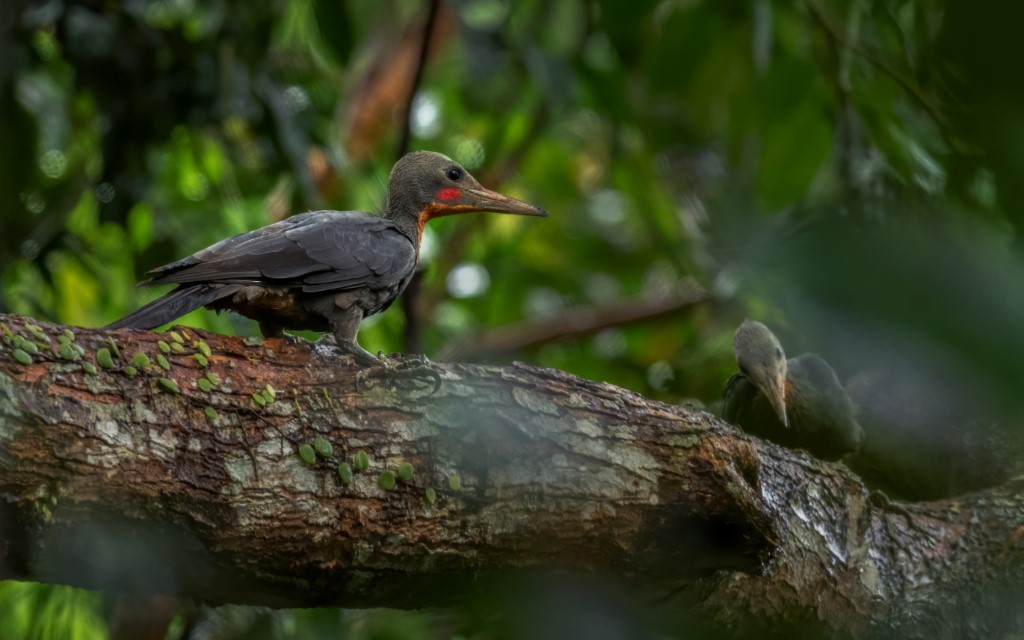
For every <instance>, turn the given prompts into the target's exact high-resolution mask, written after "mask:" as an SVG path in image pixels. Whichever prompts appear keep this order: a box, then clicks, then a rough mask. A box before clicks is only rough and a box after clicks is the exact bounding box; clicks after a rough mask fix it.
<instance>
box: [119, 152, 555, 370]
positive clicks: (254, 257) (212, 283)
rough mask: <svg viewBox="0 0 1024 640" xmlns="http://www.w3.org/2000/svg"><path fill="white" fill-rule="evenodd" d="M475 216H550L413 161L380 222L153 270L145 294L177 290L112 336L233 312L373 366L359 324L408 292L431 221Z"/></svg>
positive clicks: (321, 230) (354, 220)
mask: <svg viewBox="0 0 1024 640" xmlns="http://www.w3.org/2000/svg"><path fill="white" fill-rule="evenodd" d="M474 211H492V212H495V213H513V214H519V215H527V216H546V215H547V212H545V211H544V210H542V209H538V208H537V207H535V206H533V205H531V204H527V203H525V202H522V201H519V200H516V199H515V198H510V197H508V196H504V195H502V194H500V193H496V192H494V191H490V190H488V189H485V188H484V187H482V186H481V185H480V183H479V182H477V181H476V179H475V178H473V176H471V175H469V173H468V172H466V170H465V169H463V168H462V167H461V166H459V164H458V163H456V162H454V161H453V160H451V159H450V158H447V157H445V156H443V155H441V154H439V153H433V152H429V151H419V152H414V153H410V154H407V155H406V156H404V157H403V158H402V159H400V160H399V161H398V162H397V163H396V164H395V166H394V168H393V169H392V170H391V176H390V178H389V179H388V192H387V200H386V201H385V203H384V210H383V212H382V213H381V215H380V216H374V215H371V214H367V213H362V212H357V211H311V212H309V213H303V214H300V215H297V216H292V217H291V218H288V219H287V220H282V221H281V222H276V223H274V224H271V225H267V226H265V227H263V228H261V229H256V230H254V231H249V232H248V233H243V234H241V235H237V236H234V237H231V238H227V239H225V240H222V241H220V242H218V243H216V244H214V245H212V246H210V247H207V248H206V249H203V250H202V251H198V252H196V253H194V254H192V255H191V256H189V257H187V258H185V259H184V260H179V261H177V262H173V263H171V264H168V265H165V266H163V267H159V268H157V269H154V270H153V271H150V272H149V274H148V275H150V276H151V277H150V279H149V280H146V281H145V282H142V283H140V285H141V286H150V285H160V284H176V285H178V286H177V288H176V289H174V290H172V291H170V292H169V293H167V294H166V295H164V296H163V297H161V298H158V299H156V300H154V301H153V302H150V303H149V304H147V305H145V306H143V307H141V308H140V309H138V310H136V311H134V312H132V313H130V314H128V315H127V316H125V317H123V318H121V319H120V320H117V321H116V322H113V323H111V324H109V325H107V327H106V328H107V329H119V328H122V327H130V328H134V329H153V328H156V327H158V326H160V325H163V324H166V323H168V322H170V321H171V320H174V319H175V318H177V317H179V316H182V315H184V314H186V313H188V312H189V311H192V310H193V309H197V308H199V307H206V308H208V309H213V310H216V311H221V310H230V311H234V312H236V313H240V314H241V315H243V316H247V317H249V318H253V319H255V320H256V321H258V322H259V325H260V330H261V331H262V332H263V334H264V335H265V336H267V337H277V336H281V335H282V330H283V329H285V328H289V329H310V330H313V331H330V332H332V333H333V334H334V338H335V340H336V341H337V344H338V347H339V348H340V349H341V350H342V351H343V352H345V353H348V354H351V355H352V356H354V357H355V358H356V360H357V361H358V362H360V363H362V364H364V365H369V364H374V363H376V362H378V360H377V358H376V357H374V356H373V355H372V354H370V353H369V352H368V351H366V350H365V349H363V348H362V347H360V346H359V344H358V343H357V342H356V334H357V332H358V331H359V323H360V321H362V319H363V318H365V317H367V316H370V315H373V314H375V313H380V312H381V311H384V310H385V309H387V308H388V307H389V306H391V303H392V302H394V301H395V298H397V297H398V295H399V294H401V293H402V291H403V290H404V289H405V287H406V285H408V284H409V280H410V279H411V278H412V275H413V272H414V271H415V270H416V262H417V260H418V259H419V249H420V239H421V238H422V235H423V227H424V225H425V224H426V223H427V221H428V220H431V219H433V218H438V217H441V216H449V215H454V214H461V213H470V212H474Z"/></svg>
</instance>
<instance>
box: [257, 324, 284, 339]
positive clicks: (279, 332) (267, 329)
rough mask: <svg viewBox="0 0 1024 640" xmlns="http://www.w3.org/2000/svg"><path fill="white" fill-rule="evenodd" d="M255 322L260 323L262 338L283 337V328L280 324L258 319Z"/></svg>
mask: <svg viewBox="0 0 1024 640" xmlns="http://www.w3.org/2000/svg"><path fill="white" fill-rule="evenodd" d="M257 324H259V325H260V333H262V334H263V337H264V338H283V337H284V329H282V328H281V327H280V326H278V325H276V324H273V323H271V322H266V321H264V320H260V321H259V322H258V323H257Z"/></svg>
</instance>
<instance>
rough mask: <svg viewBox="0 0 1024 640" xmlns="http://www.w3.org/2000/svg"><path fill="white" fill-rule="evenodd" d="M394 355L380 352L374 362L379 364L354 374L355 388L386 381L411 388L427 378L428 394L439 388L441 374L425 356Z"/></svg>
mask: <svg viewBox="0 0 1024 640" xmlns="http://www.w3.org/2000/svg"><path fill="white" fill-rule="evenodd" d="M396 356H397V354H392V355H390V356H386V355H384V354H380V358H379V359H378V360H377V362H376V364H378V365H380V366H377V367H373V368H368V369H364V370H362V371H360V372H359V373H357V374H356V389H357V390H360V389H361V388H366V389H370V388H372V387H374V386H376V385H377V384H379V382H381V381H386V382H389V383H391V384H392V385H393V386H396V387H406V388H407V389H408V390H413V389H415V388H419V387H420V386H421V384H422V383H423V382H425V379H428V380H429V384H430V386H431V387H432V388H431V391H430V393H429V394H428V395H433V394H435V393H437V391H438V389H440V388H441V375H440V374H439V373H438V372H437V371H435V370H434V368H433V367H432V366H431V362H430V360H429V359H427V357H426V356H424V355H420V354H417V355H413V356H409V357H401V358H400V357H396Z"/></svg>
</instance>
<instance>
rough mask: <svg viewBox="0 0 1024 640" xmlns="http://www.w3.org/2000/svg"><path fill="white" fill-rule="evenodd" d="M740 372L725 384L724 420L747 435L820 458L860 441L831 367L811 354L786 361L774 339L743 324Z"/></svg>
mask: <svg viewBox="0 0 1024 640" xmlns="http://www.w3.org/2000/svg"><path fill="white" fill-rule="evenodd" d="M733 350H734V351H735V353H736V362H737V364H738V365H739V368H740V370H739V372H738V373H735V374H733V376H732V377H730V378H729V381H728V382H727V383H726V385H725V398H724V403H723V407H722V417H723V418H724V419H725V420H726V421H727V422H730V423H732V424H735V425H738V426H739V427H741V428H742V429H743V430H744V431H746V432H747V433H750V434H753V435H756V436H758V437H761V438H764V439H766V440H771V441H772V442H774V443H776V444H780V445H782V446H785V447H790V448H794V449H805V450H807V451H808V452H810V453H811V454H813V455H814V456H816V457H819V458H822V459H824V460H837V459H839V458H841V457H843V456H845V455H847V454H849V453H852V452H854V451H856V450H857V448H858V447H859V446H860V442H861V439H862V438H863V434H862V430H861V427H860V425H859V424H858V423H857V421H856V419H855V418H854V414H853V405H852V404H851V402H850V398H849V397H848V396H847V394H846V392H845V391H844V390H843V386H842V385H841V384H840V383H839V379H838V378H837V377H836V374H835V372H834V371H832V367H830V366H829V365H828V363H827V362H825V360H823V359H822V358H821V357H819V356H817V355H815V354H803V355H801V356H798V357H796V358H790V359H789V360H787V359H786V354H785V352H784V351H783V349H782V345H781V344H779V340H778V338H776V337H775V335H774V334H773V333H772V332H771V331H770V330H769V329H768V327H766V326H765V325H763V324H761V323H760V322H756V321H753V320H744V321H743V324H741V325H740V327H739V329H737V330H736V335H735V336H734V337H733Z"/></svg>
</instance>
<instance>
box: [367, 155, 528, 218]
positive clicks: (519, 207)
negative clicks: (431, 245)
mask: <svg viewBox="0 0 1024 640" xmlns="http://www.w3.org/2000/svg"><path fill="white" fill-rule="evenodd" d="M474 211H493V212H495V213H514V214H519V215H524V216H546V215H548V213H547V211H544V210H543V209H538V208H537V207H535V206H533V205H532V204H527V203H526V202H523V201H521V200H516V199H515V198H510V197H509V196H505V195H502V194H500V193H497V192H495V191H491V190H490V189H486V188H484V187H483V186H481V184H480V183H479V182H477V180H476V178H474V177H473V176H471V175H469V172H468V171H466V170H465V169H464V168H462V166H461V165H460V164H459V163H457V162H455V161H454V160H452V159H451V158H449V157H447V156H444V155H442V154H440V153H434V152H433V151H414V152H412V153H409V154H406V155H405V156H403V157H402V159H401V160H399V161H398V162H397V163H395V166H394V168H393V169H392V170H391V177H390V178H389V179H388V200H387V205H386V206H385V210H384V215H385V217H388V218H391V219H394V220H397V219H399V218H401V217H403V216H404V217H408V216H411V217H413V218H414V219H415V220H416V222H417V225H418V227H419V230H420V231H421V232H422V230H423V225H424V224H426V222H427V220H430V219H432V218H439V217H441V216H450V215H455V214H459V213H472V212H474Z"/></svg>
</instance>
